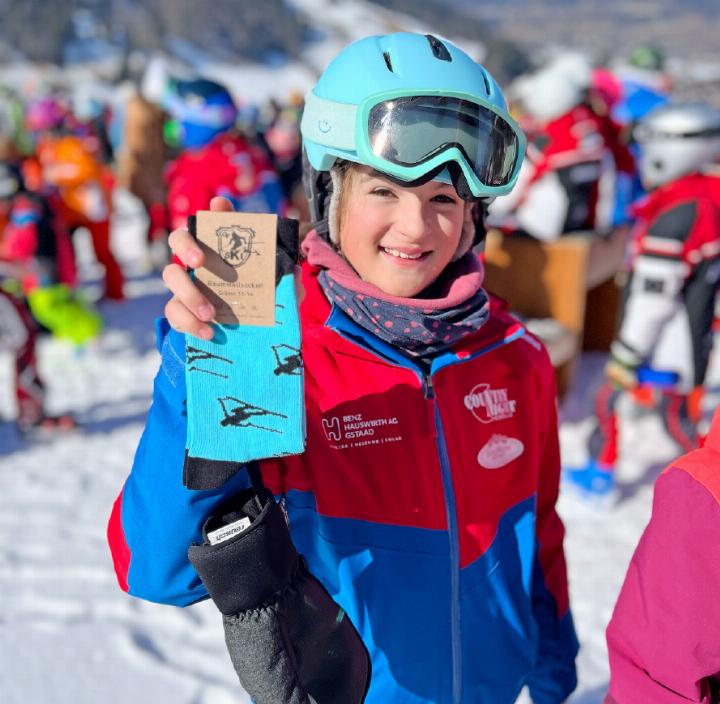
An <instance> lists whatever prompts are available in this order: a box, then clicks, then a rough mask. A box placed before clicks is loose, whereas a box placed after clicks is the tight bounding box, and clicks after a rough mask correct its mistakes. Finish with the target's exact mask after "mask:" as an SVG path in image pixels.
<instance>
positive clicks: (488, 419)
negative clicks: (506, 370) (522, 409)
mask: <svg viewBox="0 0 720 704" xmlns="http://www.w3.org/2000/svg"><path fill="white" fill-rule="evenodd" d="M464 403H465V408H467V409H468V411H470V412H471V413H472V414H473V415H474V416H475V418H476V419H477V420H479V421H480V422H481V423H492V422H493V421H496V420H504V419H505V418H512V417H513V416H514V415H515V409H516V407H517V401H514V400H512V399H510V398H508V390H507V389H491V388H490V384H477V385H476V386H474V387H473V388H472V390H471V391H470V393H469V394H467V396H465V399H464Z"/></svg>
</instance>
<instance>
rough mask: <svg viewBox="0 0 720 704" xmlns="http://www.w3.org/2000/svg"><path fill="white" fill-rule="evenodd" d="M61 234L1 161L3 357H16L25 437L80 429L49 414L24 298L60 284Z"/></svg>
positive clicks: (19, 419)
mask: <svg viewBox="0 0 720 704" xmlns="http://www.w3.org/2000/svg"><path fill="white" fill-rule="evenodd" d="M59 234H60V233H59V232H58V231H57V228H56V226H55V223H54V217H53V213H52V211H51V209H50V207H49V206H48V204H47V202H46V201H45V200H44V199H43V198H42V197H41V196H39V195H38V194H35V193H31V192H29V191H27V190H25V187H24V184H23V180H22V176H21V174H20V169H19V168H18V165H17V164H16V163H13V162H12V161H4V160H3V161H0V351H2V352H10V353H11V354H12V355H13V357H14V372H15V373H14V381H13V387H14V395H15V398H16V401H17V415H16V419H15V422H16V423H17V427H18V428H19V430H20V432H21V433H24V434H27V433H30V432H31V431H34V430H37V429H40V430H70V429H73V428H74V427H75V426H76V422H75V420H74V418H73V417H72V416H71V415H69V414H62V415H57V416H54V415H51V414H49V413H48V412H47V410H46V408H45V384H44V383H43V381H42V380H41V377H40V372H39V370H38V364H37V355H36V340H37V333H38V326H37V323H36V322H35V320H33V317H32V315H31V313H30V310H29V308H28V304H27V299H26V297H25V294H26V293H27V292H28V291H30V290H32V289H34V288H35V287H37V286H38V285H39V284H46V283H48V282H56V281H58V280H59V276H60V274H61V271H62V268H61V267H60V266H59V264H58V262H59V260H62V257H61V254H62V248H61V246H60V244H59V241H58V236H59ZM68 244H69V243H68ZM11 290H12V291H13V292H12V293H11Z"/></svg>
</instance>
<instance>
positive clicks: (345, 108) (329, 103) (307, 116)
mask: <svg viewBox="0 0 720 704" xmlns="http://www.w3.org/2000/svg"><path fill="white" fill-rule="evenodd" d="M356 116H357V105H351V104H349V103H337V102H335V101H334V100H325V98H320V97H318V96H317V95H315V94H314V93H313V92H312V91H310V92H309V93H308V94H307V97H306V98H305V109H304V111H303V116H302V123H301V130H302V133H303V135H304V136H305V138H306V139H309V140H311V141H313V142H317V143H318V144H323V145H325V146H326V147H331V148H333V149H342V150H345V151H354V150H355V120H356Z"/></svg>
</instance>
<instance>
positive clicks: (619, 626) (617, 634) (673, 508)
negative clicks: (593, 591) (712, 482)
mask: <svg viewBox="0 0 720 704" xmlns="http://www.w3.org/2000/svg"><path fill="white" fill-rule="evenodd" d="M701 452H709V451H701ZM713 454H715V453H713ZM715 458H716V459H715V462H716V464H718V465H720V456H718V455H717V454H715ZM718 584H720V506H719V505H718V501H717V499H716V498H715V497H714V496H713V495H712V494H711V493H710V492H709V491H708V490H707V489H706V488H705V487H704V486H703V485H702V484H701V483H700V482H698V481H697V480H696V479H695V478H693V477H692V476H691V475H690V474H688V473H687V472H686V471H684V470H682V469H678V468H671V469H669V470H668V471H667V472H666V473H665V474H663V475H661V477H660V478H659V479H658V481H657V483H656V485H655V496H654V502H653V512H652V518H651V519H650V522H649V524H648V526H647V528H646V529H645V532H644V533H643V536H642V538H641V539H640V542H639V544H638V546H637V549H636V550H635V554H634V555H633V557H632V560H631V562H630V567H629V568H628V572H627V575H626V577H625V583H624V584H623V587H622V590H621V592H620V596H619V598H618V601H617V604H616V605H615V611H614V613H613V616H612V619H611V620H610V624H609V626H608V629H607V643H608V654H609V658H610V693H609V695H608V699H607V700H606V701H607V702H614V704H645V703H646V702H653V704H680V703H681V702H685V703H686V702H699V703H701V704H710V702H713V701H718V700H717V699H715V698H714V696H713V694H711V691H710V687H711V680H712V679H714V680H715V682H714V686H716V687H717V677H718V674H719V673H720V648H718V630H720V599H718V597H717V586H718Z"/></svg>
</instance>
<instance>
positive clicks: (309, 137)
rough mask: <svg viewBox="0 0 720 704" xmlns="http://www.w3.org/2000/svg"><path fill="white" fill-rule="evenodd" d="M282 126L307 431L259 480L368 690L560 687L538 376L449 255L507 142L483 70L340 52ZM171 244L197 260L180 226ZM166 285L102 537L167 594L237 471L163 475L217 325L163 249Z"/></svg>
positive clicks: (509, 328) (501, 693) (502, 184)
mask: <svg viewBox="0 0 720 704" xmlns="http://www.w3.org/2000/svg"><path fill="white" fill-rule="evenodd" d="M302 135H303V146H304V150H305V157H306V167H305V174H304V183H305V187H306V191H307V193H308V197H309V200H310V206H311V211H312V214H313V218H314V221H315V229H314V230H313V231H311V232H310V233H309V234H308V235H307V236H306V238H305V240H304V242H303V253H304V255H305V262H304V263H303V265H302V285H303V289H304V297H303V299H302V303H301V306H300V320H301V323H302V352H303V361H304V369H303V373H304V381H305V384H304V389H305V396H304V401H305V408H306V423H307V442H306V449H305V451H304V452H303V453H302V454H301V455H296V456H291V457H284V458H275V459H268V460H263V461H261V462H260V469H261V471H262V474H263V480H264V482H265V483H266V484H267V486H268V487H270V488H271V489H272V491H273V493H274V494H275V495H276V496H277V497H279V499H280V500H281V502H282V503H283V506H284V508H285V509H286V511H287V516H288V520H289V526H290V532H291V535H292V538H293V541H294V543H295V545H296V547H297V549H298V551H299V552H301V553H303V554H304V555H305V558H306V560H307V563H308V566H309V568H310V570H311V572H312V573H313V574H314V575H315V576H317V577H318V579H319V580H320V581H321V582H322V583H323V585H324V586H325V588H326V589H327V590H328V591H329V592H330V594H331V595H332V596H333V598H334V599H335V600H336V601H337V602H338V603H339V604H340V606H342V608H343V609H344V611H345V613H346V614H347V616H348V617H349V618H350V619H351V621H352V622H353V623H354V625H355V627H356V628H357V630H358V632H359V633H360V635H361V637H362V639H363V641H364V643H365V645H366V646H367V649H368V651H369V652H370V655H371V658H372V673H373V674H372V681H371V684H370V690H369V693H368V695H367V700H366V701H367V702H371V703H373V704H387V703H388V702H408V703H410V702H412V703H413V704H421V703H427V704H430V703H431V702H433V703H438V702H454V703H456V704H460V703H462V702H467V703H468V704H469V703H470V702H492V703H493V704H512V703H514V702H515V701H516V699H517V697H518V695H519V693H520V691H521V689H522V688H523V687H524V686H528V687H529V690H530V694H531V696H532V699H533V701H534V702H535V703H536V704H560V702H563V701H565V699H566V698H567V697H568V696H569V694H570V693H571V692H572V691H573V689H574V688H575V686H576V675H575V664H574V661H575V656H576V654H577V649H578V644H577V640H576V637H575V632H574V627H573V622H572V616H571V613H570V610H569V604H568V592H567V577H566V568H565V559H564V554H563V547H562V542H563V532H564V531H563V527H562V523H561V521H560V519H559V517H558V515H557V513H556V511H555V502H556V499H557V493H558V483H559V450H558V436H557V417H556V401H555V389H554V377H553V370H552V366H551V365H550V362H549V360H548V357H547V354H546V352H545V350H544V349H543V348H542V345H540V344H539V343H538V341H537V340H536V339H535V338H534V337H532V336H531V335H530V334H529V333H528V332H527V331H526V330H525V329H524V328H523V326H522V325H520V324H519V323H518V322H517V321H516V320H515V319H514V318H512V317H511V316H510V315H509V314H508V313H506V312H505V310H504V309H503V307H502V305H501V304H500V303H499V302H498V301H497V300H492V299H491V298H490V297H489V296H488V295H487V294H486V293H485V291H484V289H483V288H482V279H483V269H482V265H481V263H480V261H479V260H478V258H477V256H476V255H475V254H474V253H473V252H472V247H473V245H474V244H477V243H478V242H479V241H480V240H481V239H482V236H483V234H484V227H483V223H482V217H483V214H484V209H485V201H486V199H489V198H492V197H494V196H496V195H500V194H502V193H507V192H508V191H509V190H510V189H511V188H512V186H513V184H514V182H515V180H516V178H517V173H518V170H519V167H520V164H521V162H522V157H523V153H524V138H523V136H522V134H521V132H520V131H519V129H518V128H517V126H516V125H515V124H514V122H513V121H512V119H511V118H510V116H509V115H508V112H507V107H506V104H505V101H504V98H503V95H502V93H501V91H500V89H499V87H498V86H497V84H496V83H495V81H494V80H493V78H492V76H490V75H489V74H488V73H487V71H486V70H485V69H484V68H483V67H482V66H480V65H479V64H477V63H475V62H474V61H473V60H472V59H471V58H470V57H468V56H467V55H466V54H465V53H463V52H462V51H461V50H459V49H458V48H457V47H455V46H454V45H452V44H450V43H449V42H447V41H444V40H440V39H438V38H436V37H434V36H431V35H425V36H424V35H415V34H404V33H401V34H392V35H388V36H376V37H368V38H366V39H363V40H360V41H359V42H356V43H355V44H352V45H350V46H349V47H347V48H346V49H345V50H343V51H342V52H341V53H340V54H339V55H338V56H337V57H336V59H335V60H334V61H333V62H332V63H331V64H330V65H329V66H328V67H327V69H326V70H325V72H324V73H323V74H322V76H321V77H320V79H319V81H318V83H317V85H316V86H315V88H314V89H313V90H312V91H311V93H309V95H308V98H307V103H306V107H305V112H304V116H303V122H302ZM202 206H203V207H206V206H205V204H204V203H203V204H202ZM198 207H199V206H198ZM211 207H212V208H213V209H215V210H228V209H230V207H231V206H230V204H229V203H228V202H227V201H225V200H220V199H215V200H213V202H212V204H211ZM170 244H171V246H172V248H173V251H174V253H175V254H176V256H177V257H179V258H180V259H181V260H182V261H184V262H187V263H188V264H189V265H191V266H193V267H196V268H197V267H201V266H202V265H203V262H204V259H203V255H202V252H201V251H200V249H199V248H198V246H197V245H196V244H195V242H194V240H193V239H192V237H191V236H190V234H189V233H188V232H187V231H186V230H177V231H175V232H174V233H173V234H172V235H171V237H170ZM165 281H166V282H167V284H168V286H169V288H170V289H171V291H172V292H173V293H174V294H175V295H174V297H173V298H172V299H171V301H170V302H169V303H168V305H167V308H166V314H167V321H163V322H162V323H161V324H160V327H159V330H160V339H159V345H160V349H161V350H162V358H163V361H162V367H161V371H160V372H159V374H158V376H157V378H156V382H155V384H156V386H155V400H154V403H153V406H152V409H151V411H150V417H149V419H148V424H147V427H146V430H145V433H144V435H143V438H142V440H141V443H140V447H139V449H138V452H137V455H136V458H135V463H134V466H133V469H132V472H131V474H130V476H129V477H128V479H127V482H126V484H125V487H124V489H123V491H122V494H121V495H120V497H119V498H118V500H117V502H116V504H115V507H114V510H113V513H112V516H111V519H110V525H109V529H108V535H109V541H110V545H111V549H112V552H113V558H114V561H115V566H116V571H117V575H118V579H119V581H120V584H121V586H122V588H123V589H124V590H126V591H128V592H129V593H130V594H133V595H135V596H138V597H141V598H145V599H149V600H153V601H160V602H164V603H169V604H175V605H180V606H185V605H188V604H192V603H193V602H195V601H198V600H201V599H204V598H206V597H207V592H206V590H205V587H204V586H203V584H202V582H201V581H200V580H199V578H198V576H197V573H196V572H195V571H194V569H193V568H192V566H191V565H190V563H189V562H188V560H187V557H186V552H187V549H188V546H189V545H190V544H192V543H198V542H200V541H201V539H202V530H201V529H202V525H203V523H204V521H205V519H206V518H207V516H208V515H210V514H211V513H212V512H213V511H214V509H215V508H216V507H217V506H218V504H219V503H220V502H221V501H223V500H226V499H228V498H229V497H232V496H233V495H235V494H236V493H237V492H238V491H240V490H241V489H242V488H243V487H245V486H247V485H248V480H247V477H246V476H245V472H244V471H240V472H238V473H236V474H234V475H233V476H232V477H230V478H229V479H227V481H226V482H225V483H224V484H223V485H222V486H221V487H220V488H217V489H211V490H189V489H187V488H185V487H184V486H183V478H182V474H183V470H182V468H183V461H184V457H185V454H186V434H187V430H188V422H187V418H188V413H187V412H186V409H185V407H184V404H185V403H186V400H187V394H186V386H185V366H184V356H185V350H186V340H187V343H188V344H189V345H191V344H193V337H192V336H196V337H199V338H202V339H206V340H207V339H210V338H212V337H213V335H214V334H215V332H216V331H217V328H216V327H213V326H211V325H210V322H211V321H212V319H213V317H214V311H213V309H212V306H210V305H209V302H208V301H207V300H205V299H204V298H203V296H202V295H201V294H200V292H199V290H198V289H197V288H196V287H195V285H194V283H193V282H192V280H191V279H190V278H189V276H188V275H187V273H186V272H185V271H184V270H183V269H182V268H181V267H179V266H177V265H170V266H169V267H168V268H167V269H166V271H165ZM171 326H172V328H173V329H171ZM241 330H242V329H241ZM247 354H248V355H252V350H251V349H250V348H248V350H247ZM250 358H251V357H250ZM236 381H237V380H233V379H232V378H229V379H228V381H227V385H228V389H231V388H232V387H233V384H234V383H236ZM228 393H230V391H228ZM189 410H190V409H188V411H189ZM268 435H269V434H268ZM267 450H268V456H271V455H272V453H273V451H272V440H271V439H270V440H268V443H267ZM321 704H327V703H326V702H323V703H321Z"/></svg>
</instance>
